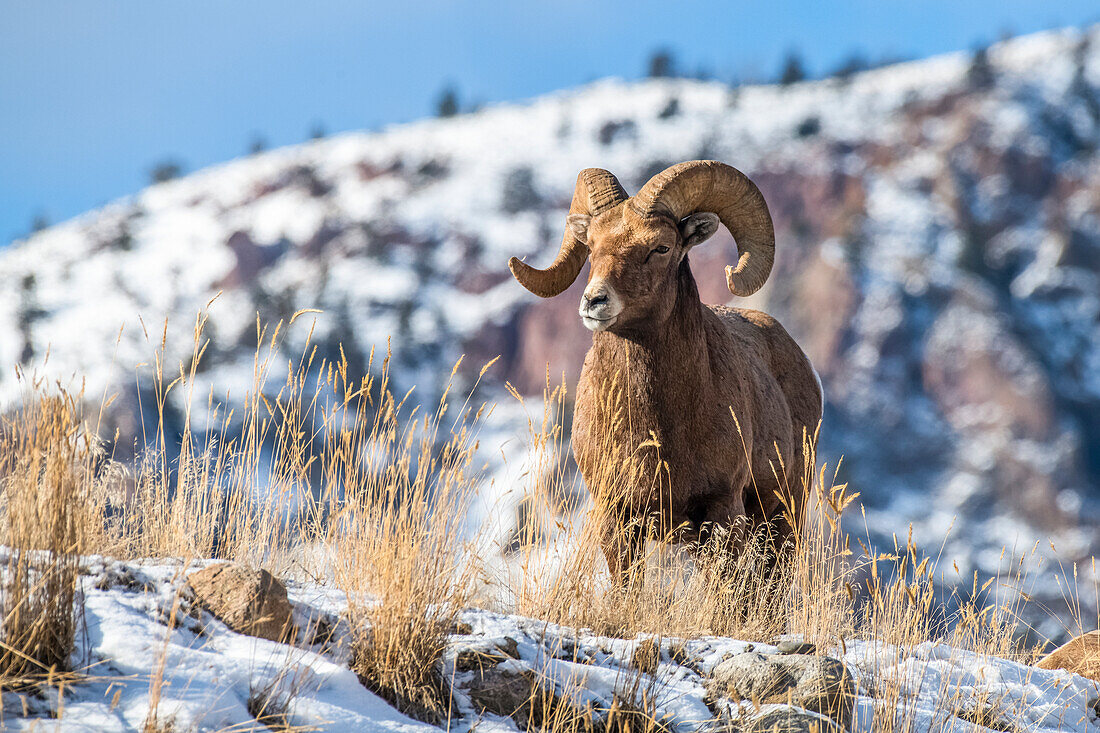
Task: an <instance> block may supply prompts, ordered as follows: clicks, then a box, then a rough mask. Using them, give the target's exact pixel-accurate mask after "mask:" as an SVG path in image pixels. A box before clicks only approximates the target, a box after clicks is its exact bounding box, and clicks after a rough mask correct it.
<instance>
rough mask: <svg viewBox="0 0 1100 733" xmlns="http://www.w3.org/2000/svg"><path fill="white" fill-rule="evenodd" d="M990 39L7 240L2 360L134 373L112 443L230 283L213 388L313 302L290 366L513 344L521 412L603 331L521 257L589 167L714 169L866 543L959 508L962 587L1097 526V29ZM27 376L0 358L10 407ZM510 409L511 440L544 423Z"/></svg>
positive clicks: (490, 386) (388, 151)
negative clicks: (958, 50) (139, 373)
mask: <svg viewBox="0 0 1100 733" xmlns="http://www.w3.org/2000/svg"><path fill="white" fill-rule="evenodd" d="M988 60H989V62H988V64H987V65H986V64H982V63H975V62H974V61H973V60H972V58H971V56H970V55H968V54H955V55H949V56H944V57H939V58H934V59H930V60H925V61H917V62H913V63H907V64H901V65H897V66H892V67H887V68H883V69H879V70H874V71H870V72H866V73H863V74H859V75H856V76H854V77H851V78H849V79H843V80H842V79H830V80H824V81H816V82H806V83H800V84H795V85H791V86H788V87H779V86H761V87H739V88H730V87H727V86H724V85H722V84H718V83H703V82H695V81H687V80H653V81H646V82H639V83H625V82H620V81H614V80H607V81H601V82H597V83H594V84H592V85H590V86H587V87H584V88H581V89H578V90H574V91H566V92H561V93H558V94H554V95H549V96H546V97H542V98H539V99H536V100H532V101H530V102H529V103H525V104H510V105H500V106H495V107H491V108H488V109H485V110H483V111H481V112H478V113H476V114H470V115H464V116H460V117H457V118H453V119H447V120H430V121H424V122H419V123H415V124H410V125H404V126H401V127H396V128H393V129H390V130H386V131H383V132H379V133H371V134H345V135H339V136H336V137H332V138H330V139H326V140H320V141H316V142H312V143H308V144H304V145H300V146H295V147H291V148H285V149H281V150H275V151H271V152H268V153H263V154H260V155H256V156H253V157H249V158H246V159H240V160H236V161H233V162H230V163H227V164H225V165H221V166H217V167H214V168H211V169H208V170H204V171H201V172H198V173H195V174H193V175H190V176H187V177H186V178H183V179H181V180H177V181H172V182H169V183H165V184H161V185H157V186H154V187H151V188H149V189H147V190H145V191H142V192H141V193H139V194H137V195H135V196H134V197H133V198H130V199H126V200H122V201H118V202H115V203H113V204H111V205H109V206H106V207H104V208H103V209H101V210H99V211H95V212H91V213H89V214H86V215H84V216H82V217H80V218H78V219H76V220H73V221H71V222H68V223H65V224H61V225H59V226H55V227H52V228H50V229H48V230H46V231H43V232H41V233H39V234H36V235H34V236H33V237H32V238H30V239H28V240H26V241H23V242H18V243H16V244H15V245H13V246H12V247H10V248H8V249H6V250H4V251H3V252H2V253H0V362H3V363H4V364H6V365H9V367H10V365H14V364H23V365H41V363H42V361H43V360H44V359H45V357H46V355H47V353H48V355H49V358H48V363H47V365H46V367H44V372H45V373H48V374H50V375H52V376H55V377H57V378H60V379H63V380H65V379H68V378H70V377H71V376H72V375H77V376H78V378H80V377H86V378H87V382H86V391H87V393H88V394H90V395H93V396H98V395H100V394H103V393H104V391H107V392H108V393H110V392H118V393H120V398H119V399H118V400H117V401H116V403H115V404H114V406H113V410H114V413H113V415H112V417H111V421H110V426H109V427H110V430H108V431H107V434H110V432H112V431H113V430H114V429H116V428H117V429H118V430H119V431H120V435H121V439H120V441H119V448H118V449H117V452H118V453H120V454H125V451H126V450H127V446H131V445H132V444H133V441H134V440H135V439H136V438H137V437H138V436H140V435H141V423H140V419H141V418H140V415H141V411H144V413H145V415H146V417H147V416H148V414H150V411H151V408H152V406H153V398H152V392H151V388H150V386H149V383H148V375H149V373H150V370H151V367H149V366H145V367H143V374H144V375H145V377H144V381H143V383H142V385H141V386H140V387H135V382H134V378H133V367H134V366H135V365H138V364H146V365H148V364H150V363H151V360H152V355H153V351H154V349H155V347H156V346H157V345H158V344H159V342H160V338H161V324H162V323H163V321H164V319H166V318H167V319H168V320H167V341H166V344H167V358H166V359H165V363H166V364H167V365H168V371H173V370H174V368H175V366H174V365H175V364H177V363H179V362H184V363H187V362H188V361H189V359H190V355H191V352H192V330H193V327H194V315H195V314H196V313H197V312H198V311H199V310H200V309H202V308H203V307H204V306H205V305H206V304H207V302H208V301H210V300H211V298H213V297H214V296H215V294H217V293H219V292H220V293H221V296H220V297H219V298H218V300H217V301H216V302H215V303H214V305H213V306H212V307H211V318H210V322H209V324H208V327H207V333H208V335H210V336H211V337H212V338H213V344H212V346H211V348H210V351H209V352H208V354H207V355H206V356H205V358H204V360H203V362H202V370H201V372H200V374H199V384H198V385H197V389H196V391H195V393H196V394H206V392H207V391H209V390H213V393H214V394H215V395H216V396H220V395H224V394H225V393H226V392H229V394H230V401H233V400H234V399H236V400H239V399H241V398H242V397H243V395H244V392H245V391H246V390H247V388H248V386H249V385H250V383H251V379H252V365H253V352H254V348H255V345H256V336H255V333H256V332H255V328H256V326H255V323H256V314H257V312H258V313H259V315H260V317H261V319H263V320H264V321H267V322H271V323H274V322H275V321H277V320H279V319H289V318H290V317H291V316H292V315H293V314H294V313H295V312H296V311H298V310H300V309H320V310H322V311H323V314H321V315H316V316H314V315H309V316H308V317H307V318H306V319H304V320H300V321H299V322H298V323H296V324H295V326H294V328H292V329H291V331H290V337H289V339H288V341H287V342H286V343H285V345H284V357H285V358H296V357H297V355H298V353H299V352H300V349H301V346H302V343H303V340H304V338H305V335H306V333H307V332H308V329H309V325H310V323H309V322H310V321H311V320H313V319H314V318H315V320H316V330H315V331H314V334H313V336H314V342H316V343H319V344H320V345H321V351H322V354H323V355H328V356H335V355H338V354H339V347H338V344H340V343H342V344H343V347H344V349H345V353H346V354H347V355H348V357H349V360H350V361H351V366H352V369H353V370H358V371H360V372H361V371H362V370H364V369H366V361H367V356H368V354H369V353H370V350H371V348H372V347H378V348H383V349H384V347H385V344H386V341H387V338H388V337H392V347H393V351H394V362H393V374H394V378H395V380H396V383H397V385H398V387H400V389H401V390H404V389H406V388H408V387H410V386H412V385H413V384H416V385H418V390H419V394H420V395H421V397H423V398H425V399H430V398H431V397H432V396H433V395H435V394H437V393H438V392H439V390H440V389H441V388H442V382H443V380H444V379H445V377H446V375H447V374H448V373H449V371H450V366H451V365H452V364H453V363H454V361H455V360H456V359H457V358H458V356H459V355H461V354H466V355H467V359H466V362H465V364H464V367H463V371H462V372H461V373H460V379H461V380H462V386H468V385H470V384H472V383H473V380H474V378H475V377H476V376H477V372H478V370H479V368H480V367H481V365H482V364H484V363H485V362H487V361H488V360H489V359H491V358H493V357H495V356H497V355H501V356H502V359H501V360H500V361H499V362H498V363H497V364H496V365H495V366H494V367H493V368H492V369H491V370H490V371H489V372H488V373H487V374H486V376H485V378H484V379H483V380H482V383H481V385H480V387H479V389H480V393H479V396H480V397H482V398H487V399H493V400H500V401H502V402H509V401H510V398H509V397H508V396H507V395H506V393H505V391H504V382H505V381H508V382H510V383H512V384H513V385H515V386H516V387H517V388H518V389H519V390H520V392H522V393H523V394H526V395H533V396H538V395H541V391H542V386H543V383H544V377H545V374H546V373H547V364H549V373H550V374H551V375H554V376H556V375H559V374H562V373H565V374H566V377H567V379H568V380H569V381H570V383H572V381H573V380H575V378H576V374H577V372H578V370H579V366H580V364H581V361H582V357H583V354H584V352H585V350H586V349H587V346H588V343H589V335H588V333H587V332H586V331H585V330H584V329H583V327H582V326H581V324H580V322H579V320H578V319H577V317H576V313H575V310H576V301H577V298H578V295H579V290H578V288H577V287H576V286H575V287H574V288H573V289H572V290H570V291H569V292H567V293H565V294H563V295H562V296H560V297H559V298H557V299H553V300H550V301H539V300H537V299H536V298H535V297H534V296H532V295H530V294H529V293H527V292H526V291H524V290H523V289H522V288H521V287H519V286H518V285H517V284H516V283H515V282H514V281H512V279H511V278H510V276H509V274H508V271H507V267H506V262H507V259H508V257H509V256H512V255H517V256H521V257H526V258H527V260H528V261H529V262H533V263H536V264H540V265H541V264H545V263H547V262H549V261H550V259H551V258H552V256H553V252H554V249H555V247H556V246H557V244H558V242H559V241H560V235H561V228H562V226H563V222H564V213H565V210H566V208H567V206H568V197H569V194H570V192H571V190H572V186H573V182H574V181H575V178H576V174H577V171H578V170H579V169H581V168H583V167H588V166H600V167H604V168H607V169H609V170H611V171H612V172H614V173H616V174H617V175H618V176H619V177H620V179H621V180H622V182H623V183H624V185H625V186H626V187H627V189H628V190H630V191H634V190H636V189H637V187H638V186H640V185H641V184H642V183H643V182H644V181H645V180H646V179H647V178H648V177H649V176H650V175H652V174H654V173H656V172H658V171H659V170H661V169H663V168H664V167H666V166H667V165H669V164H672V163H676V162H679V161H682V160H688V159H695V158H715V159H720V160H723V161H726V162H728V163H730V164H732V165H735V166H737V167H738V168H740V169H742V170H744V171H745V172H746V173H748V174H749V175H750V176H751V177H752V178H753V179H754V180H755V181H757V183H758V184H759V185H760V188H761V189H762V191H763V192H764V194H765V197H766V198H767V201H768V203H769V205H770V207H771V210H772V214H773V217H774V218H775V221H776V229H777V236H778V244H777V250H778V259H777V264H776V268H775V271H774V272H773V274H772V277H771V280H770V282H769V284H768V286H767V287H766V288H765V289H764V290H763V291H762V292H761V293H760V294H759V295H757V296H754V297H753V298H752V299H750V300H749V301H746V302H745V303H740V302H739V303H737V304H738V305H742V304H745V305H750V306H753V307H761V308H764V309H766V310H768V311H769V312H771V313H773V314H775V315H776V316H777V317H779V318H780V320H781V321H782V322H783V323H784V324H785V325H786V326H787V327H788V329H789V330H790V331H791V332H792V333H793V334H794V335H795V336H796V337H797V338H798V339H799V341H800V343H801V344H803V346H804V347H805V349H806V350H807V352H808V353H809V355H810V357H811V359H812V360H813V362H814V364H815V365H816V366H817V369H818V370H819V371H820V373H821V375H822V377H823V380H824V384H825V393H826V396H827V399H828V404H827V408H826V420H825V425H824V428H823V431H822V435H823V443H822V447H823V450H822V454H823V456H824V457H825V458H826V459H827V460H829V461H830V463H835V461H836V459H837V458H838V457H839V456H840V455H843V456H844V457H845V464H844V465H845V468H844V473H843V474H842V475H843V476H844V477H845V478H848V479H850V480H851V481H852V483H853V486H854V487H855V488H856V489H857V490H859V491H860V492H862V496H863V499H864V501H865V503H866V505H867V520H868V524H869V527H870V530H871V532H872V533H873V534H875V536H876V537H877V538H880V539H881V538H887V537H889V536H890V535H891V533H897V534H899V535H900V534H904V532H905V528H906V525H907V524H908V523H910V522H912V523H914V524H915V528H914V532H915V536H916V538H917V540H918V541H919V542H921V543H924V544H925V545H926V546H927V547H929V548H932V549H935V548H937V547H938V546H939V545H940V543H941V542H942V541H943V538H944V535H945V533H947V532H948V529H949V527H950V528H951V533H950V535H949V537H948V540H947V546H946V549H945V551H944V553H943V554H944V558H945V559H947V560H950V561H954V562H956V563H957V564H958V567H959V573H960V574H961V576H962V577H963V578H968V577H969V576H970V574H971V572H972V571H974V570H978V571H980V572H982V573H995V572H996V571H997V570H998V569H999V568H1000V565H1001V562H1002V558H1001V554H1000V553H1001V548H1003V547H1005V546H1008V547H1009V548H1013V547H1014V548H1015V549H1016V550H1017V551H1024V550H1027V549H1030V548H1031V547H1032V546H1033V545H1034V544H1035V543H1036V542H1040V544H1042V548H1041V549H1042V550H1043V551H1044V552H1046V551H1049V548H1048V547H1047V544H1046V538H1047V537H1052V538H1053V542H1054V545H1055V546H1056V548H1057V553H1058V558H1059V559H1061V560H1062V561H1064V562H1068V561H1072V560H1078V559H1082V558H1085V557H1087V556H1088V555H1090V554H1092V553H1094V552H1095V551H1096V550H1097V549H1098V547H1097V543H1098V542H1100V539H1098V538H1097V537H1096V535H1095V531H1094V529H1093V528H1094V526H1095V521H1096V519H1097V517H1098V511H1097V507H1098V505H1100V153H1098V152H1097V149H1098V144H1100V29H1093V30H1091V31H1089V32H1087V33H1081V32H1077V31H1064V32H1052V33H1044V34H1039V35H1035V36H1030V37H1025V38H1020V39H1016V40H1012V41H1008V42H1006V43H1003V44H1000V45H998V46H995V47H993V48H992V49H990V52H989V55H988ZM734 252H735V249H734V247H733V244H732V241H731V240H730V238H729V237H728V235H726V236H725V237H724V238H722V237H717V238H715V240H713V241H712V242H710V243H708V244H707V245H706V246H705V247H701V248H700V249H699V251H698V252H697V253H694V254H693V255H692V259H693V268H694V272H695V274H696V278H697V280H698V281H699V285H700V289H701V292H702V294H703V297H704V300H707V301H708V302H718V301H722V302H726V301H728V300H729V295H728V292H726V291H725V287H724V282H723V278H722V276H721V267H722V266H723V265H724V264H726V263H729V262H733V261H734V259H735V255H734ZM582 280H583V277H582ZM139 319H140V320H139ZM123 326H124V328H122V327H123ZM120 328H122V331H121V335H120ZM116 341H117V345H116ZM285 358H284V359H283V361H285ZM40 371H42V368H41V367H40ZM14 374H15V372H14V370H13V369H11V368H6V369H4V370H3V372H2V373H0V396H2V398H3V399H4V400H5V401H6V402H8V403H10V402H12V401H13V400H15V399H17V397H18V394H19V386H18V384H17V382H16V380H15V376H14ZM273 381H274V382H277V381H278V379H274V378H273ZM182 397H183V395H181V394H178V393H177V394H174V395H172V399H175V400H177V402H175V403H173V404H174V412H173V413H172V414H170V415H169V417H170V420H174V421H175V422H174V423H173V424H175V425H179V424H181V420H182V416H181V408H180V403H179V402H178V400H179V399H182ZM204 401H205V400H199V402H204ZM139 408H140V409H139ZM517 412H518V411H516V410H507V409H505V410H502V411H501V412H500V413H499V414H497V415H496V416H495V417H496V420H497V423H495V426H494V428H493V432H492V435H493V436H499V437H500V439H501V440H504V439H505V438H512V439H514V437H515V436H516V435H517V434H521V433H522V432H523V425H524V423H523V422H522V420H521V419H518V418H515V417H509V416H512V415H515V414H517ZM493 450H495V447H494V449H493ZM518 473H519V472H518V470H517V471H515V472H514V473H512V474H509V475H518ZM1044 587H1045V588H1047V590H1048V591H1049V594H1050V595H1051V597H1055V598H1056V597H1057V595H1058V591H1057V589H1056V588H1054V587H1053V586H1044Z"/></svg>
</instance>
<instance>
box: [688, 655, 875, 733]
mask: <svg viewBox="0 0 1100 733" xmlns="http://www.w3.org/2000/svg"><path fill="white" fill-rule="evenodd" d="M707 697H708V698H710V699H712V700H714V699H717V698H719V697H726V698H730V699H732V700H750V701H752V702H754V703H756V704H759V705H766V704H770V703H789V704H793V705H796V706H798V707H800V708H805V709H806V710H809V711H811V712H814V713H819V714H821V715H825V716H827V717H829V718H831V719H832V720H833V721H835V722H836V723H838V724H840V725H841V726H843V727H845V728H847V727H848V724H849V723H850V722H851V719H852V705H853V703H854V701H855V683H854V682H853V680H852V675H851V674H850V673H849V672H848V669H847V668H846V667H845V666H844V663H843V662H841V661H840V660H838V659H833V658H832V657H819V656H812V655H809V654H783V655H772V656H765V655H763V654H760V653H759V652H745V653H743V654H738V655H736V656H734V657H731V658H730V659H727V660H726V661H724V662H722V663H720V664H719V665H718V666H716V667H715V668H714V671H713V672H712V673H711V679H710V680H709V681H708V682H707Z"/></svg>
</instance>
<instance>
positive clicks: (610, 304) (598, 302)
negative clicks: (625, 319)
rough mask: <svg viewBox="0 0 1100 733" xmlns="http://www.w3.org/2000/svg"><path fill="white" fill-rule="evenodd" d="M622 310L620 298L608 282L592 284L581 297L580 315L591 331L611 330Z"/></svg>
mask: <svg viewBox="0 0 1100 733" xmlns="http://www.w3.org/2000/svg"><path fill="white" fill-rule="evenodd" d="M621 310H622V308H621V306H620V305H619V298H618V296H617V295H616V294H615V291H614V289H612V288H611V287H610V286H609V285H608V284H607V283H606V282H604V281H602V280H600V281H596V282H591V283H589V284H588V287H587V288H585V289H584V295H582V296H581V307H580V309H579V313H580V316H581V320H582V321H584V325H585V327H586V328H588V329H589V330H591V331H605V330H607V329H608V328H610V327H611V326H612V325H613V324H614V323H615V319H616V318H617V317H618V315H619V312H620V311H621Z"/></svg>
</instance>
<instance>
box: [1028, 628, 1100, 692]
mask: <svg viewBox="0 0 1100 733" xmlns="http://www.w3.org/2000/svg"><path fill="white" fill-rule="evenodd" d="M1035 666H1036V667H1039V668H1041V669H1065V670H1068V671H1070V672H1073V673H1074V674H1079V675H1081V676H1082V677H1088V678H1089V679H1091V680H1096V681H1097V682H1100V631H1090V632H1088V633H1087V634H1081V635H1080V636H1077V637H1075V638H1073V639H1071V640H1070V641H1068V642H1066V643H1065V644H1063V645H1062V646H1060V647H1058V648H1057V649H1055V650H1054V651H1052V652H1051V653H1050V654H1048V655H1046V656H1045V657H1043V658H1042V659H1040V660H1039V661H1038V662H1036V663H1035Z"/></svg>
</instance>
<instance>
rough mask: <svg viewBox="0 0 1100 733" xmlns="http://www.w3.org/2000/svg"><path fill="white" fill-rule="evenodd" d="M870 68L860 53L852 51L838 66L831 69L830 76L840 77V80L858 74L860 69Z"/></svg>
mask: <svg viewBox="0 0 1100 733" xmlns="http://www.w3.org/2000/svg"><path fill="white" fill-rule="evenodd" d="M869 68H871V64H869V63H868V62H867V59H865V58H864V57H863V56H862V55H861V54H859V53H853V54H851V55H850V56H848V58H846V59H844V61H842V62H841V63H840V66H838V67H836V68H835V69H834V70H833V73H832V74H830V76H832V77H834V78H836V79H840V80H841V81H847V80H848V79H850V78H852V76H853V75H855V74H858V73H859V72H861V71H866V70H867V69H869Z"/></svg>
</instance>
